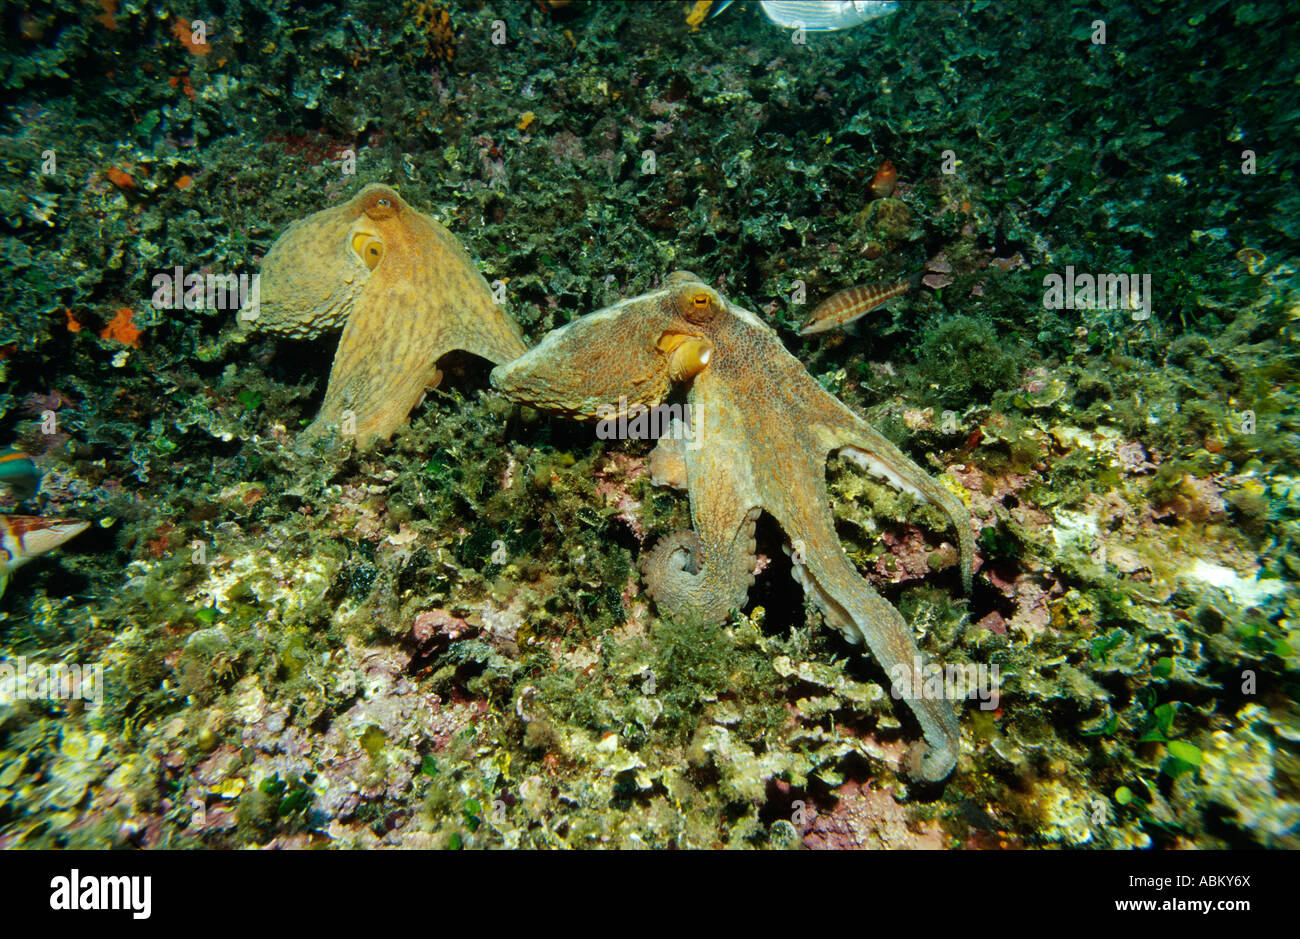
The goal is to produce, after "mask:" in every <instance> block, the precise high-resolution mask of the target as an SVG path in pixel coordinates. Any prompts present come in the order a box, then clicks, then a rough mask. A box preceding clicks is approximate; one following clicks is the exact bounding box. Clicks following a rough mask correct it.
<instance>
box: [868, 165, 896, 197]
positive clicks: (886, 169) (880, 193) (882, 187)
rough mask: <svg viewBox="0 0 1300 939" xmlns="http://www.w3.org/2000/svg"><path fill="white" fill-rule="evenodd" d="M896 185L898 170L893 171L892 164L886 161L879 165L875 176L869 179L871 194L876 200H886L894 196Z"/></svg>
mask: <svg viewBox="0 0 1300 939" xmlns="http://www.w3.org/2000/svg"><path fill="white" fill-rule="evenodd" d="M896 185H898V170H896V169H894V164H893V163H890V162H889V161H888V160H886V161H885V162H884V163H881V164H880V169H878V170H876V175H875V176H873V177H871V194H872V195H873V196H875V197H876V198H877V199H885V198H888V197H889V196H892V195H893V194H894V187H895V186H896Z"/></svg>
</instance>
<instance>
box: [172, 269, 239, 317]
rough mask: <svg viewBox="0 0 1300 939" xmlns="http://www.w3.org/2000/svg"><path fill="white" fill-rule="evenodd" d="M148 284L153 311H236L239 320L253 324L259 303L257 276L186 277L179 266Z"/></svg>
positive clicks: (219, 275) (192, 273) (191, 275)
mask: <svg viewBox="0 0 1300 939" xmlns="http://www.w3.org/2000/svg"><path fill="white" fill-rule="evenodd" d="M150 283H151V285H152V286H153V298H152V303H153V308H154V309H155V310H180V309H186V310H239V311H241V312H240V314H239V315H240V318H241V319H246V320H255V319H257V312H258V309H259V308H260V306H261V302H262V282H261V275H260V274H212V273H208V274H199V273H194V272H191V273H189V274H186V273H185V268H183V267H181V266H180V265H179V264H178V265H177V266H176V267H175V268H173V269H172V270H170V271H161V272H159V273H157V274H155V275H154V276H153V280H152V281H151V282H150Z"/></svg>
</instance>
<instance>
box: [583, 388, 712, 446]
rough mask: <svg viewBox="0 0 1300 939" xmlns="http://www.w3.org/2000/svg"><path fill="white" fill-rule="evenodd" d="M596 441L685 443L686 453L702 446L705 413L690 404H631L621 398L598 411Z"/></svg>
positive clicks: (602, 406)
mask: <svg viewBox="0 0 1300 939" xmlns="http://www.w3.org/2000/svg"><path fill="white" fill-rule="evenodd" d="M596 417H597V418H598V419H599V420H600V423H598V424H597V425H596V437H597V439H599V440H660V439H663V438H665V437H666V438H668V439H670V440H682V441H685V443H686V449H687V450H698V449H699V448H700V447H701V446H703V440H702V438H703V436H704V413H703V411H702V410H701V409H700V408H699V407H698V406H697V407H694V408H692V407H691V406H690V405H689V404H658V405H655V406H654V407H652V408H650V407H646V406H645V405H644V404H639V403H635V402H634V403H629V402H628V400H627V397H626V396H625V395H620V396H619V399H618V404H617V405H613V404H602V405H600V406H599V407H598V408H596Z"/></svg>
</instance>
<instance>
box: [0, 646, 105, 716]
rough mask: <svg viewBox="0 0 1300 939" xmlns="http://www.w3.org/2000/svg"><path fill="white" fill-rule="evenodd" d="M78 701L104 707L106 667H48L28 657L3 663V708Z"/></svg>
mask: <svg viewBox="0 0 1300 939" xmlns="http://www.w3.org/2000/svg"><path fill="white" fill-rule="evenodd" d="M74 699H76V700H81V701H85V702H86V703H87V704H89V705H90V706H92V707H99V706H100V705H101V704H103V703H104V666H103V665H99V664H93V665H65V664H64V663H62V662H56V663H55V664H53V665H45V664H44V663H42V662H29V661H27V656H25V655H20V656H18V657H16V658H13V659H9V660H7V661H3V662H0V704H8V703H9V702H11V701H71V700H74Z"/></svg>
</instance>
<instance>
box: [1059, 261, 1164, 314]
mask: <svg viewBox="0 0 1300 939" xmlns="http://www.w3.org/2000/svg"><path fill="white" fill-rule="evenodd" d="M1043 286H1044V287H1046V288H1047V290H1046V292H1044V294H1043V307H1044V309H1048V310H1096V309H1103V310H1132V311H1133V319H1134V320H1149V319H1151V275H1150V274H1097V275H1093V274H1086V273H1085V274H1076V273H1075V272H1074V265H1072V264H1070V265H1067V266H1066V268H1065V275H1064V276H1062V275H1060V274H1048V275H1047V276H1046V277H1044V278H1043Z"/></svg>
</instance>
